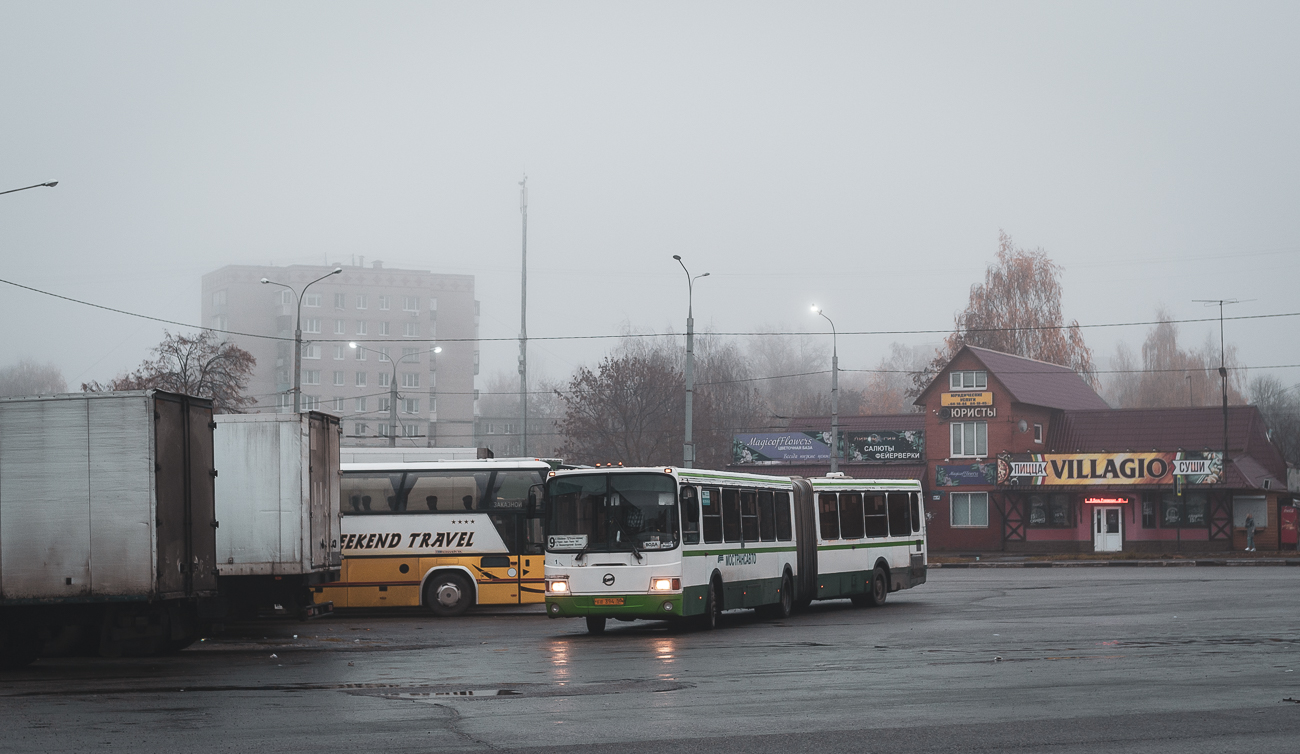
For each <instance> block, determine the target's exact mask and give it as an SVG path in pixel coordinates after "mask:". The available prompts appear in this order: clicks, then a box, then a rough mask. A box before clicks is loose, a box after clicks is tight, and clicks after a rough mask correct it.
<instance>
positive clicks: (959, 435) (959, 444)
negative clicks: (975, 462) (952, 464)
mask: <svg viewBox="0 0 1300 754" xmlns="http://www.w3.org/2000/svg"><path fill="white" fill-rule="evenodd" d="M948 427H949V429H948V432H949V434H950V435H951V437H952V455H953V456H954V457H960V456H965V457H968V458H974V457H983V456H987V455H988V454H989V423H988V422H953V423H952V424H949V425H948Z"/></svg>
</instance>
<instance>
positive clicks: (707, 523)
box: [700, 488, 722, 544]
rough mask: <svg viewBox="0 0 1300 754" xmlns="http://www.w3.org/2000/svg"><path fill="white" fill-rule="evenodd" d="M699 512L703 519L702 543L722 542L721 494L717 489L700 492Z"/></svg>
mask: <svg viewBox="0 0 1300 754" xmlns="http://www.w3.org/2000/svg"><path fill="white" fill-rule="evenodd" d="M700 512H701V518H703V519H704V541H705V542H707V543H709V544H714V543H717V542H721V541H722V492H721V491H720V490H718V489H717V488H713V489H703V490H700Z"/></svg>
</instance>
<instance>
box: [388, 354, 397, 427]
mask: <svg viewBox="0 0 1300 754" xmlns="http://www.w3.org/2000/svg"><path fill="white" fill-rule="evenodd" d="M388 360H389V361H391V362H393V377H392V379H390V380H389V381H388V447H390V448H396V447H397V360H396V359H394V358H393V357H392V356H389V357H388Z"/></svg>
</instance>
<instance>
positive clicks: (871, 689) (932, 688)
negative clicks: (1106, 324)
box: [0, 567, 1300, 753]
mask: <svg viewBox="0 0 1300 754" xmlns="http://www.w3.org/2000/svg"><path fill="white" fill-rule="evenodd" d="M1298 582H1300V569H1295V568H1283V567H1262V568H1261V567H1254V568H1244V567H1243V568H1171V569H1160V568H1107V569H1086V570H1075V569H998V570H986V571H976V570H962V571H947V570H938V571H934V572H932V573H931V580H930V583H928V584H926V585H923V586H921V587H919V588H917V589H914V590H911V591H908V592H900V593H895V594H893V595H891V597H890V601H889V604H888V605H886V606H885V607H884V608H874V609H873V608H854V607H852V606H851V605H850V604H849V603H848V602H847V601H844V602H832V603H826V604H818V605H814V606H813V607H812V608H811V609H810V610H808V611H807V612H805V613H802V614H797V615H796V616H794V617H792V618H791V619H789V620H786V621H777V622H772V621H765V620H762V619H759V618H757V617H755V616H754V615H753V614H752V613H749V612H743V611H742V612H736V613H728V614H727V615H726V616H725V617H726V620H725V622H724V626H723V628H722V629H720V630H718V631H714V632H710V633H702V632H691V631H681V630H671V629H669V628H666V627H664V626H662V625H658V624H650V623H639V622H638V623H616V624H613V625H612V626H611V627H610V630H609V631H608V632H607V633H606V634H605V635H603V636H588V635H587V634H586V632H585V626H584V624H583V623H582V622H581V621H578V620H567V621H566V620H548V619H547V618H545V617H544V616H543V615H542V614H541V610H540V608H536V607H529V608H515V609H504V610H480V611H477V612H472V613H471V614H469V615H468V616H466V617H463V618H461V619H455V620H438V619H435V618H432V617H430V616H427V615H424V614H422V613H419V612H405V613H400V614H384V613H365V614H351V615H336V616H333V617H329V618H325V619H321V620H318V621H314V622H310V623H266V624H256V625H253V624H250V625H244V626H236V627H232V628H231V630H229V631H227V632H226V633H225V634H224V635H222V636H220V637H216V638H213V639H209V640H206V641H203V642H201V643H200V644H198V645H196V646H194V647H192V648H191V649H188V650H185V651H184V652H182V653H180V654H178V655H175V656H171V657H165V658H153V659H114V660H107V659H58V660H41V661H39V662H37V663H36V664H35V665H33V666H31V667H30V668H27V669H24V670H22V671H17V672H9V673H5V674H3V675H0V696H2V697H3V701H0V726H3V730H4V731H5V733H4V736H5V745H4V749H5V750H6V751H12V752H26V751H33V752H35V751H42V752H51V751H86V750H90V749H98V750H106V749H127V750H131V751H159V752H161V751H168V752H175V751H213V752H217V751H270V752H281V751H284V752H290V751H315V752H319V751H329V750H334V749H338V750H342V751H355V750H383V751H391V752H407V751H410V752H426V751H480V750H499V749H522V748H535V749H539V750H546V749H550V750H561V749H563V750H566V751H573V750H578V751H586V750H591V751H616V750H617V751H635V752H640V751H661V750H663V749H664V748H665V747H666V746H671V747H678V746H692V747H698V748H702V747H704V746H707V747H709V748H710V749H712V750H728V751H745V752H769V751H772V752H775V751H780V752H789V751H792V750H805V749H807V750H811V749H814V748H816V749H818V750H823V751H824V750H830V749H832V748H843V749H844V750H846V751H872V752H874V751H881V752H883V751H926V752H928V751H935V752H940V751H1006V750H1023V751H1043V750H1049V749H1050V750H1052V751H1064V752H1075V751H1078V752H1085V751H1102V750H1105V751H1107V752H1117V751H1118V752H1127V751H1132V752H1139V751H1141V752H1180V753H1185V752H1202V751H1203V752H1225V751H1243V752H1245V751H1249V752H1274V751H1275V752H1295V751H1300V702H1297V700H1300V673H1297V672H1293V671H1296V670H1298V669H1300V583H1298ZM692 741H696V742H698V743H691V742H692Z"/></svg>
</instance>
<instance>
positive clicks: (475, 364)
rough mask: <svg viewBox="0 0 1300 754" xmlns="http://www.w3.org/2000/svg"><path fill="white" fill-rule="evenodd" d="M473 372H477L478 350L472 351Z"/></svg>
mask: <svg viewBox="0 0 1300 754" xmlns="http://www.w3.org/2000/svg"><path fill="white" fill-rule="evenodd" d="M474 374H478V351H475V352H474ZM476 397H477V396H476Z"/></svg>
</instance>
